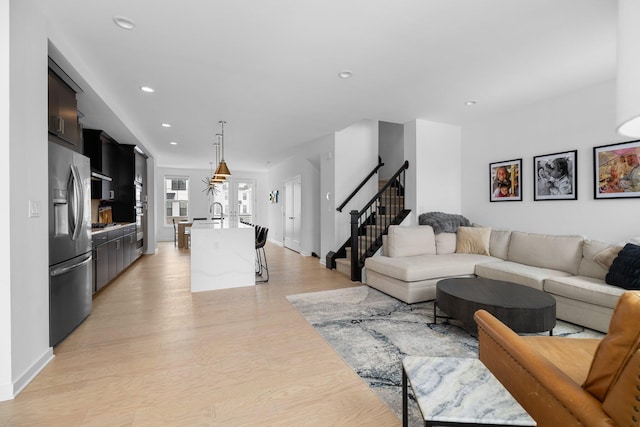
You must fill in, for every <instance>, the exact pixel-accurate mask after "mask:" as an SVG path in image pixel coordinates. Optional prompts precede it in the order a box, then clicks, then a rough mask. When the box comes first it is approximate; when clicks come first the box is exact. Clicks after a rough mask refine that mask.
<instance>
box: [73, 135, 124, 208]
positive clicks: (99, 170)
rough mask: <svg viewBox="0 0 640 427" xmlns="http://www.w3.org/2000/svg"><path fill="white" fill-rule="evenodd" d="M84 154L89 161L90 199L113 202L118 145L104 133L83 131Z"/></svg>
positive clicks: (116, 196)
mask: <svg viewBox="0 0 640 427" xmlns="http://www.w3.org/2000/svg"><path fill="white" fill-rule="evenodd" d="M82 133H83V135H84V154H85V156H87V157H89V159H91V198H92V199H101V200H114V199H117V198H118V197H119V194H118V185H117V184H118V183H117V177H118V151H119V150H118V143H117V142H116V141H115V140H114V139H113V138H111V137H110V136H109V135H108V134H107V133H106V132H104V131H101V130H96V129H84V130H83V132H82Z"/></svg>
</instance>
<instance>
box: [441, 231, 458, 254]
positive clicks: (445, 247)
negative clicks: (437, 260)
mask: <svg viewBox="0 0 640 427" xmlns="http://www.w3.org/2000/svg"><path fill="white" fill-rule="evenodd" d="M455 251H456V233H439V234H436V254H438V255H443V254H452V253H455Z"/></svg>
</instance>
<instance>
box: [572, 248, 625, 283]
mask: <svg viewBox="0 0 640 427" xmlns="http://www.w3.org/2000/svg"><path fill="white" fill-rule="evenodd" d="M616 248H618V251H620V249H622V248H621V247H619V246H615V245H612V244H611V243H605V242H599V241H597V240H591V239H585V241H584V244H583V246H582V260H581V261H580V265H579V266H578V276H589V277H595V278H596V279H602V280H604V276H606V275H607V271H609V267H610V266H611V262H613V258H615V255H614V256H613V258H611V259H610V260H609V263H608V265H606V266H605V265H604V264H603V263H606V259H605V258H607V257H610V255H608V254H610V253H611V252H612V251H615V249H616ZM617 253H618V252H615V254H616V255H617Z"/></svg>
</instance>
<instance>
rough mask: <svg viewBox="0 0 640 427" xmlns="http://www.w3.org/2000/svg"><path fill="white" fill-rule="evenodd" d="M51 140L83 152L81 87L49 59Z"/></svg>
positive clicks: (49, 122)
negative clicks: (79, 101)
mask: <svg viewBox="0 0 640 427" xmlns="http://www.w3.org/2000/svg"><path fill="white" fill-rule="evenodd" d="M48 89H49V90H48V92H49V105H48V106H49V120H48V128H49V140H51V141H53V142H56V143H58V144H61V145H63V146H65V147H67V148H70V149H72V150H74V151H77V152H78V153H82V152H83V147H82V128H81V125H80V122H79V121H78V102H77V100H76V93H79V92H82V90H81V89H80V87H79V86H78V85H77V84H76V83H75V82H74V81H73V80H71V78H70V77H69V76H68V75H67V74H66V73H65V72H64V71H62V69H60V67H58V66H57V65H56V63H55V62H53V61H52V60H51V59H49V83H48Z"/></svg>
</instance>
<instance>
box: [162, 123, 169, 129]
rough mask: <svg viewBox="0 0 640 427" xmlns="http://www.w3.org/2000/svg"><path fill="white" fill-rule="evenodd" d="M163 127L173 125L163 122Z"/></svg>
mask: <svg viewBox="0 0 640 427" xmlns="http://www.w3.org/2000/svg"><path fill="white" fill-rule="evenodd" d="M162 127H163V128H170V127H171V125H170V124H169V123H163V124H162Z"/></svg>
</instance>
